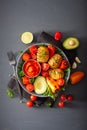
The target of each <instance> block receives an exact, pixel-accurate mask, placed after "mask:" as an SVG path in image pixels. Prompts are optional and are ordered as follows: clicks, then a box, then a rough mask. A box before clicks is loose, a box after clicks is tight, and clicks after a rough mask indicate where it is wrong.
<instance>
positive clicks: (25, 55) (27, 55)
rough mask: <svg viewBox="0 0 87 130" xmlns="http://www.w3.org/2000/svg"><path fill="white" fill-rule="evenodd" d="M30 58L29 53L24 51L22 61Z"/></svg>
mask: <svg viewBox="0 0 87 130" xmlns="http://www.w3.org/2000/svg"><path fill="white" fill-rule="evenodd" d="M30 58H31V55H30V54H29V53H24V54H23V56H22V59H23V60H24V61H27V60H29V59H30Z"/></svg>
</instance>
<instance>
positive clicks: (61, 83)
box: [57, 78, 65, 86]
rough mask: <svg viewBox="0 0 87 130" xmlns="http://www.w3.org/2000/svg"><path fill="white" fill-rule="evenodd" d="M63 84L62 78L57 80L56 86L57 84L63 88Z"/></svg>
mask: <svg viewBox="0 0 87 130" xmlns="http://www.w3.org/2000/svg"><path fill="white" fill-rule="evenodd" d="M64 83H65V80H64V79H63V78H60V79H57V84H58V85H59V86H63V85H64Z"/></svg>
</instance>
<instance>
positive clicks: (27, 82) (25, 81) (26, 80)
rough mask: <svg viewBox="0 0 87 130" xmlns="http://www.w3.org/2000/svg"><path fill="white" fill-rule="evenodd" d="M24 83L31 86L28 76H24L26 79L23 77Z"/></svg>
mask: <svg viewBox="0 0 87 130" xmlns="http://www.w3.org/2000/svg"><path fill="white" fill-rule="evenodd" d="M22 83H23V84H25V85H26V84H29V83H30V82H29V78H28V77H26V76H24V77H22Z"/></svg>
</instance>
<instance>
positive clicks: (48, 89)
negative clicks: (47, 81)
mask: <svg viewBox="0 0 87 130" xmlns="http://www.w3.org/2000/svg"><path fill="white" fill-rule="evenodd" d="M44 95H45V96H48V97H51V98H52V99H53V100H54V101H55V99H56V97H55V94H53V93H52V92H51V90H50V88H49V87H48V88H47V90H46V92H45V93H44Z"/></svg>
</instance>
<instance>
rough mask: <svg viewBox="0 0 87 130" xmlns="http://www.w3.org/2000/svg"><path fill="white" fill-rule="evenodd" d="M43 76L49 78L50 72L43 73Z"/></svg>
mask: <svg viewBox="0 0 87 130" xmlns="http://www.w3.org/2000/svg"><path fill="white" fill-rule="evenodd" d="M41 74H42V76H44V77H48V76H49V72H48V71H42V72H41Z"/></svg>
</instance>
